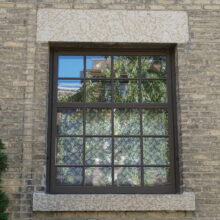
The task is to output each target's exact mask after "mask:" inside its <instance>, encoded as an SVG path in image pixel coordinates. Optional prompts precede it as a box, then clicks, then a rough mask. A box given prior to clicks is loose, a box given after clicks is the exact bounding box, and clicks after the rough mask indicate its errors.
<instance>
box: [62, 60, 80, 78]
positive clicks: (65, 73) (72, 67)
mask: <svg viewBox="0 0 220 220" xmlns="http://www.w3.org/2000/svg"><path fill="white" fill-rule="evenodd" d="M83 69H84V65H83V56H59V57H58V77H83Z"/></svg>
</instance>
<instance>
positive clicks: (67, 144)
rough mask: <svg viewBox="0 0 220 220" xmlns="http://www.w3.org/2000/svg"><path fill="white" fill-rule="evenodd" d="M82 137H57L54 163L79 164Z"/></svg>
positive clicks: (80, 160) (80, 162)
mask: <svg viewBox="0 0 220 220" xmlns="http://www.w3.org/2000/svg"><path fill="white" fill-rule="evenodd" d="M82 155H83V138H72V137H62V138H58V139H57V147H56V163H57V164H59V165H70V164H74V165H80V164H82V158H83V156H82Z"/></svg>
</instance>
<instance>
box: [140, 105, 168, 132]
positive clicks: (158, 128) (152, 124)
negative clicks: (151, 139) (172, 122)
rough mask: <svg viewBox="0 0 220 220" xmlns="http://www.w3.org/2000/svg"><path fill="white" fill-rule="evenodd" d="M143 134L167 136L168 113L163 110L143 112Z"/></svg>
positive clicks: (146, 110) (145, 110)
mask: <svg viewBox="0 0 220 220" xmlns="http://www.w3.org/2000/svg"><path fill="white" fill-rule="evenodd" d="M142 116H143V134H144V135H167V134H168V112H167V111H166V110H163V109H153V110H149V109H144V110H143V114H142Z"/></svg>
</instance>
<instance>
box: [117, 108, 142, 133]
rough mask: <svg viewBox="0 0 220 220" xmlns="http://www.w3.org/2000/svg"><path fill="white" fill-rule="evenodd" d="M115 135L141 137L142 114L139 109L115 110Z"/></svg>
mask: <svg viewBox="0 0 220 220" xmlns="http://www.w3.org/2000/svg"><path fill="white" fill-rule="evenodd" d="M114 126H115V129H114V132H115V135H139V134H140V112H139V111H138V110H137V109H114Z"/></svg>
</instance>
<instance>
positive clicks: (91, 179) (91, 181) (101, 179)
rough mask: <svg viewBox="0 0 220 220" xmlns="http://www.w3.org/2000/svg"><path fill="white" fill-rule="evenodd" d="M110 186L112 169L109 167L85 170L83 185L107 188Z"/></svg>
mask: <svg viewBox="0 0 220 220" xmlns="http://www.w3.org/2000/svg"><path fill="white" fill-rule="evenodd" d="M111 184H112V169H111V168H109V167H88V168H86V169H85V185H87V186H108V185H111Z"/></svg>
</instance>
